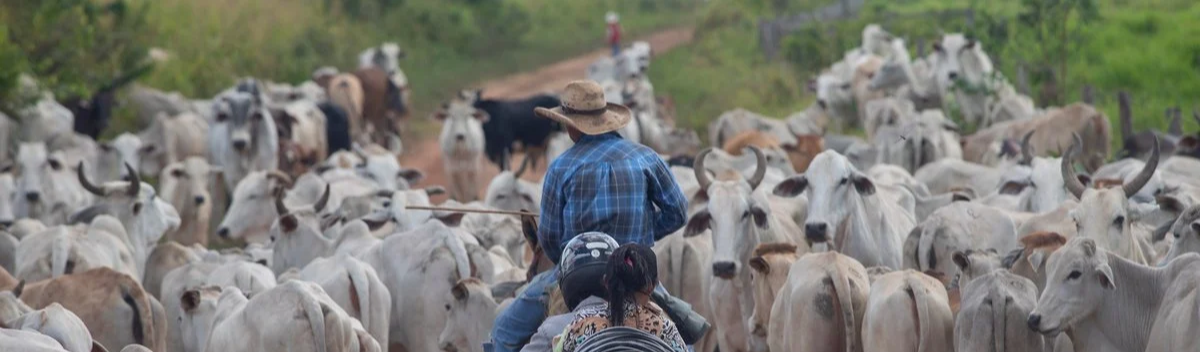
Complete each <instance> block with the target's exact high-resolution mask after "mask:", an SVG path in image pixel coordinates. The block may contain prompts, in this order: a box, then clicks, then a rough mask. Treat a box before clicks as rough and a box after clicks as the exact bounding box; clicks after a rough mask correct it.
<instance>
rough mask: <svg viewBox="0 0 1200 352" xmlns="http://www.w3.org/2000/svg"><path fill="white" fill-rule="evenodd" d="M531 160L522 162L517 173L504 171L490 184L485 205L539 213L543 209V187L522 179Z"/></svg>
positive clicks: (485, 197)
mask: <svg viewBox="0 0 1200 352" xmlns="http://www.w3.org/2000/svg"><path fill="white" fill-rule="evenodd" d="M530 159H531V158H526V159H525V160H524V161H522V162H521V167H520V168H518V169H517V171H503V172H500V174H498V175H496V177H493V178H492V182H491V183H489V184H488V187H487V191H486V192H485V196H484V198H483V199H484V204H487V206H489V207H493V208H496V209H501V210H510V211H519V210H522V209H524V210H527V211H533V212H538V211H539V210H540V209H542V206H541V204H542V203H541V202H542V191H541V187H539V186H538V185H537V184H534V183H533V182H529V181H525V180H523V179H521V175H522V174H524V173H525V171H526V170H527V169H528V168H529V162H530Z"/></svg>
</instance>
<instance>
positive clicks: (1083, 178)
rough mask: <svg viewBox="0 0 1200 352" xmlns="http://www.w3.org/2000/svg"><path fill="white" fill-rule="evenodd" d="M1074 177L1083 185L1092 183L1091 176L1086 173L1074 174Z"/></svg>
mask: <svg viewBox="0 0 1200 352" xmlns="http://www.w3.org/2000/svg"><path fill="white" fill-rule="evenodd" d="M1075 178H1078V179H1079V182H1080V183H1083V184H1085V185H1090V184H1092V176H1088V175H1087V174H1083V173H1080V174H1076V175H1075Z"/></svg>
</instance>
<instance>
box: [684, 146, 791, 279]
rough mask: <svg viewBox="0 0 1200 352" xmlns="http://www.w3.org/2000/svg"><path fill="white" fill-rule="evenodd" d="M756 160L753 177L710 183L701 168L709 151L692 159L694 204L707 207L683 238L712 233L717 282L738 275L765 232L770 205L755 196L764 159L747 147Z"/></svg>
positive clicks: (690, 223)
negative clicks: (695, 185)
mask: <svg viewBox="0 0 1200 352" xmlns="http://www.w3.org/2000/svg"><path fill="white" fill-rule="evenodd" d="M747 148H749V149H750V151H751V152H753V153H754V155H755V157H756V159H757V165H756V167H755V171H754V175H752V176H751V177H750V178H749V179H745V180H743V179H742V178H741V177H739V176H730V177H722V178H720V179H718V180H715V181H714V180H712V179H711V178H709V176H708V169H707V168H705V166H704V163H705V157H707V156H708V154H709V153H711V152H712V148H709V149H705V150H704V151H701V152H700V155H697V156H696V164H695V165H694V166H693V170H694V172H695V174H696V181H697V182H699V184H700V191H699V194H698V195H696V197H695V201H697V202H705V203H707V207H706V208H705V209H703V210H700V211H699V212H696V213H695V214H692V218H691V219H690V220H688V223H687V227H686V228H685V230H684V233H683V235H684V236H688V237H690V236H695V235H699V234H701V233H703V232H704V231H705V230H712V240H713V248H715V252H714V253H713V258H712V270H713V275H714V276H716V277H718V278H721V279H726V280H729V279H733V278H735V277H738V276H739V273H741V272H742V270H741V267H742V265H744V264H743V263H746V262H747V261H748V260H749V259H750V257H751V255H752V254H753V251H754V248H755V247H757V246H758V244H759V242H760V240H759V238H758V236H759V233H760V232H761V231H763V230H767V229H768V228H769V225H768V221H767V220H768V219H767V217H768V216H770V214H771V209H770V204H769V202H768V200H767V198H766V195H765V194H764V193H763V192H756V190H757V189H758V186H759V184H761V183H762V181H763V177H765V176H766V173H767V161H766V156H764V155H763V153H762V151H760V150H759V149H758V147H754V146H750V147H747Z"/></svg>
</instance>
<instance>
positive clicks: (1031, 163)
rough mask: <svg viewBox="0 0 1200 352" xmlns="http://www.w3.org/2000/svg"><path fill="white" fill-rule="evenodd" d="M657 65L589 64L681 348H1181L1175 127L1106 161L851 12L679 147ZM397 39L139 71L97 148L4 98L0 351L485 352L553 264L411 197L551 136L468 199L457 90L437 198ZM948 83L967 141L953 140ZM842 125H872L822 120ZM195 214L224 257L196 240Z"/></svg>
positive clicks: (1071, 135) (481, 144)
mask: <svg viewBox="0 0 1200 352" xmlns="http://www.w3.org/2000/svg"><path fill="white" fill-rule="evenodd" d="M651 55H652V49H651V48H650V46H649V44H647V43H645V42H636V43H634V44H633V45H632V46H631V47H630V48H628V49H627V50H625V51H624V52H623V53H622V54H621V55H619V56H617V57H615V58H607V57H606V58H603V59H601V60H599V61H597V62H596V63H594V64H593V65H591V66H590V67H589V68H588V72H587V73H586V74H587V76H588V77H589V78H591V79H593V80H596V81H598V82H600V83H601V84H602V85H603V86H604V87H605V89H606V97H607V98H608V100H610V101H611V102H616V103H622V104H626V105H628V106H630V107H631V108H632V110H633V111H634V113H635V117H636V118H635V119H634V123H631V124H630V125H629V127H627V128H625V129H623V130H621V131H620V133H621V134H622V135H623V136H624V137H625V138H627V139H629V140H631V141H634V142H637V143H641V144H644V145H646V146H648V147H650V148H652V149H653V150H655V151H657V152H659V153H660V154H661V155H662V156H663V158H664V160H665V161H667V162H668V164H670V166H671V171H672V172H673V173H674V174H675V177H676V180H677V182H678V183H679V186H680V188H681V189H682V190H683V191H684V193H685V195H686V196H687V197H688V199H689V202H690V206H689V214H688V218H689V220H688V222H687V225H686V226H684V227H683V228H681V229H679V230H678V232H677V233H676V234H672V235H671V236H668V237H667V238H665V239H663V240H662V241H660V242H659V243H658V244H657V245H656V247H655V252H656V253H657V254H658V256H659V264H660V268H659V270H660V276H661V279H662V283H663V284H664V286H666V288H667V289H668V290H669V291H671V292H672V294H674V295H675V296H678V297H681V298H683V299H684V300H685V301H687V302H688V303H690V304H691V305H692V306H693V308H694V309H696V311H697V312H699V313H700V314H701V315H703V316H704V317H705V318H707V319H708V320H709V322H710V323H712V329H711V330H710V332H709V333H708V335H707V336H705V337H704V338H703V339H702V340H701V341H699V342H698V343H697V344H696V346H695V348H696V350H697V351H703V352H712V351H715V350H718V349H719V350H720V351H746V352H749V351H767V350H774V351H850V352H857V351H954V350H957V351H1072V350H1076V349H1077V350H1079V351H1181V350H1190V349H1192V348H1195V346H1196V344H1197V342H1200V341H1197V340H1198V339H1200V337H1198V336H1200V324H1198V323H1197V320H1196V317H1197V312H1198V310H1200V295H1198V294H1197V287H1200V255H1197V254H1192V253H1193V252H1200V237H1197V236H1200V203H1197V202H1198V201H1200V178H1198V177H1197V176H1196V175H1200V160H1198V159H1196V154H1197V136H1195V135H1189V136H1173V137H1172V138H1171V139H1170V140H1169V141H1163V142H1164V143H1170V145H1169V147H1170V148H1166V149H1162V148H1160V147H1159V145H1158V143H1157V142H1152V143H1151V144H1152V145H1153V148H1152V149H1150V150H1148V151H1147V152H1142V153H1130V154H1129V156H1131V157H1132V158H1128V159H1120V160H1115V161H1111V162H1110V161H1109V158H1110V154H1111V153H1110V150H1109V145H1110V141H1111V140H1112V138H1113V136H1112V133H1111V128H1110V125H1109V120H1108V118H1107V117H1106V116H1105V115H1104V114H1103V113H1102V112H1100V111H1098V110H1097V109H1095V108H1094V107H1091V106H1089V105H1086V104H1083V103H1075V104H1071V105H1067V106H1064V107H1035V106H1034V105H1033V103H1032V100H1031V99H1029V98H1028V97H1025V96H1023V95H1021V94H1019V93H1017V92H1015V90H1014V89H1013V87H1012V86H1011V85H1010V84H1008V83H1007V82H1006V81H1005V80H1004V78H1003V76H1002V75H1000V74H999V72H998V71H996V70H995V68H994V67H993V65H992V63H991V60H990V59H989V57H988V55H987V54H986V52H985V50H984V48H983V43H980V42H977V41H975V40H972V39H970V38H967V37H965V36H963V35H961V34H949V35H945V36H943V37H942V38H941V39H940V40H938V41H936V42H935V43H934V45H933V52H932V54H930V55H929V56H927V57H922V58H912V57H911V56H910V54H909V52H908V47H907V46H906V45H905V42H904V40H903V39H901V38H898V37H895V36H893V35H892V34H889V33H887V32H886V31H884V30H883V29H882V28H881V27H879V26H877V25H871V26H868V27H867V28H865V29H864V31H863V43H862V46H861V47H860V48H856V49H854V50H851V51H850V52H847V53H846V55H845V56H844V59H843V60H841V61H839V62H837V63H835V64H833V65H832V66H831V67H830V68H829V69H828V70H825V71H823V72H821V73H820V74H819V76H818V77H815V78H814V80H813V86H812V88H813V89H814V90H815V93H816V96H817V100H816V102H815V103H814V104H813V105H812V106H811V107H810V108H808V109H806V110H804V111H801V112H798V113H796V114H793V115H791V116H789V117H787V118H786V119H783V120H776V119H772V118H768V117H765V116H762V115H759V114H755V113H753V112H749V111H746V110H743V109H737V110H733V111H730V112H727V113H725V114H722V115H721V116H720V117H718V118H716V119H715V120H714V121H713V122H712V124H710V125H709V131H708V134H709V136H710V141H709V143H710V144H711V145H712V146H713V147H714V148H709V149H705V150H703V151H700V150H699V147H700V139H699V137H698V135H697V134H696V133H695V132H692V131H688V130H686V129H682V128H676V127H675V126H674V118H673V113H674V112H673V109H672V108H671V106H670V105H671V104H670V101H669V100H664V99H660V98H657V97H656V96H655V95H654V92H653V85H652V84H651V83H650V81H649V78H648V76H646V72H647V70H648V69H649V68H650V67H649V65H650V60H651ZM402 56H403V51H402V50H400V48H399V46H397V45H395V44H392V43H385V44H383V45H381V46H379V47H376V48H370V49H368V50H367V51H364V52H363V53H362V54H361V55H360V57H359V58H358V61H359V62H358V64H359V67H356V68H355V70H356V71H354V72H353V73H339V72H338V70H337V69H335V68H329V67H327V68H321V69H318V70H316V72H315V73H314V74H313V80H312V81H307V82H303V83H300V84H297V85H290V84H279V83H272V82H263V81H259V80H256V79H243V80H241V81H239V82H238V84H237V85H236V86H234V87H231V88H229V89H228V90H226V91H224V92H221V93H220V94H218V95H217V96H215V97H212V98H211V99H204V100H192V99H188V98H185V97H182V96H181V95H179V94H177V93H164V92H160V91H157V90H154V89H151V88H147V87H140V86H137V87H134V88H133V89H132V90H131V91H130V92H129V94H128V99H127V100H128V103H129V104H132V105H133V106H134V107H135V110H136V111H137V113H138V116H139V125H140V126H142V127H143V128H144V129H143V130H141V131H139V132H135V133H123V134H120V135H119V136H117V137H116V138H114V139H112V140H111V141H107V142H97V141H94V140H92V139H90V138H88V137H85V136H81V135H78V134H76V133H74V132H73V131H72V130H71V126H72V123H71V121H72V119H73V117H72V116H71V114H70V111H69V110H66V109H62V106H61V105H59V104H58V103H57V102H55V101H54V99H53V97H52V96H51V95H50V94H49V93H40V95H37V96H39V97H40V99H39V100H38V101H37V102H36V104H34V105H32V106H31V107H29V108H26V109H23V110H21V111H20V112H19V116H18V117H19V120H20V123H18V122H17V121H16V120H14V119H10V118H8V117H7V116H0V117H2V119H0V152H3V153H0V268H2V269H3V270H0V290H3V291H2V292H0V350H6V351H7V350H20V351H64V350H65V351H72V352H77V351H98V350H108V351H118V350H119V351H142V350H150V351H156V352H159V351H189V352H204V351H382V350H392V351H397V350H400V351H456V352H464V351H482V350H483V348H482V344H483V342H484V341H486V340H487V339H488V334H489V333H490V331H491V329H492V328H493V326H492V324H493V321H494V320H495V317H496V315H497V314H498V313H499V312H500V311H501V310H502V309H504V307H505V306H506V304H505V302H506V301H507V300H510V299H512V297H513V296H514V289H515V288H516V287H520V286H521V285H523V284H524V283H525V281H526V280H527V279H528V278H529V277H530V275H532V274H533V273H537V272H539V271H541V270H546V269H547V262H546V261H545V260H544V258H539V257H535V255H534V254H531V253H541V252H540V251H538V250H536V245H537V244H536V243H535V242H536V241H531V240H532V239H534V238H535V237H534V236H532V231H531V230H530V228H531V224H530V222H529V221H524V222H523V221H522V220H521V219H519V218H517V217H514V216H511V215H502V214H493V213H475V212H470V213H461V212H454V211H439V210H427V209H413V208H412V207H422V206H430V205H432V204H431V201H430V199H431V197H433V196H437V195H443V194H448V195H449V196H450V197H451V198H452V200H448V201H446V203H444V204H441V205H444V206H447V207H450V208H471V209H476V210H483V211H488V210H506V211H521V210H524V211H532V212H537V211H538V210H539V208H540V205H541V204H540V202H541V185H540V182H537V181H529V179H530V177H528V174H527V173H528V172H529V171H530V170H531V168H536V167H537V164H538V163H539V161H540V160H538V159H539V158H538V156H539V155H545V159H546V160H545V161H546V162H548V161H550V160H553V159H554V158H555V157H556V156H558V155H560V154H561V153H562V152H563V151H564V150H565V149H566V148H569V147H570V145H571V143H572V142H571V140H570V139H569V138H567V136H566V134H565V133H562V132H552V133H550V135H548V136H545V139H546V141H545V142H546V143H544V144H541V145H545V146H546V147H545V149H546V150H545V151H544V153H542V151H540V150H536V149H537V148H534V146H533V145H524V148H525V152H526V155H527V156H529V157H527V158H525V159H526V160H525V161H524V162H523V163H522V164H521V166H520V167H519V168H518V169H516V170H505V171H502V172H501V173H500V174H499V175H497V176H495V177H494V178H493V179H491V180H490V182H489V183H487V184H486V185H487V186H486V189H484V190H482V191H483V192H482V194H483V198H482V199H483V200H482V201H477V200H476V199H477V197H478V196H479V195H480V191H481V190H479V189H478V187H479V186H478V185H479V184H481V183H480V182H479V175H481V166H480V163H481V158H482V157H483V156H484V154H485V146H488V145H489V143H487V141H485V138H490V137H486V136H488V135H493V134H490V133H491V132H492V131H489V130H488V129H489V128H494V127H489V125H488V123H489V121H491V122H495V121H511V122H512V123H522V122H520V121H521V120H520V119H519V118H513V117H509V118H500V119H497V117H496V116H489V112H487V111H484V110H483V109H481V108H477V106H479V105H478V104H479V102H480V100H481V99H482V98H481V96H480V93H479V92H478V91H463V93H462V94H459V95H458V96H457V97H455V98H454V99H451V100H450V101H448V102H446V103H444V104H442V107H441V108H440V109H439V110H437V111H436V112H434V113H433V114H432V115H431V117H432V119H433V120H436V121H440V122H441V125H442V131H441V134H440V136H439V139H438V143H437V145H438V147H439V148H440V152H441V155H442V158H443V160H444V164H443V167H444V171H445V174H446V176H447V177H446V178H447V179H446V182H447V184H446V185H445V188H443V187H442V186H430V187H426V188H424V189H412V188H411V185H413V184H416V183H417V182H419V181H420V180H421V179H422V178H423V175H424V174H425V172H427V171H430V170H415V169H411V168H405V167H403V166H401V165H400V163H399V162H398V155H399V153H401V152H403V148H402V146H401V143H400V141H399V138H398V136H399V132H398V131H399V127H400V126H403V125H404V123H403V122H404V121H405V120H407V113H408V111H409V106H410V105H409V104H408V101H407V97H408V89H409V87H408V81H407V79H406V78H405V76H404V74H403V72H402V71H400V68H399V65H400V61H399V60H400V59H401V58H402ZM22 89H25V90H27V91H31V92H35V93H36V92H40V91H39V90H38V89H39V88H38V87H37V85H36V82H34V81H33V80H32V79H28V78H26V79H23V80H22ZM950 100H953V101H955V102H957V104H956V106H958V107H960V109H961V111H957V112H958V113H959V115H961V116H963V120H964V121H965V122H966V123H967V124H969V125H971V126H973V127H974V128H976V129H977V130H978V131H977V132H975V133H974V134H971V135H960V133H961V131H962V130H963V129H961V128H960V127H959V126H958V125H957V124H956V123H955V122H954V121H952V120H950V119H949V118H947V114H946V113H943V111H942V110H941V109H942V106H943V102H945V101H950ZM492 111H496V110H492ZM1197 119H1198V121H1200V116H1197ZM851 127H857V128H862V129H863V130H865V132H866V139H865V140H864V139H860V138H858V137H850V136H844V135H837V134H835V132H841V131H842V129H845V128H851ZM518 129H519V128H518ZM827 129H828V130H830V131H828V132H827ZM485 132H487V133H485ZM517 133H518V134H520V133H522V132H521V131H518V132H517ZM1175 133H1178V132H1175ZM1149 135H1150V136H1151V137H1153V136H1155V135H1157V134H1149ZM510 137H512V136H510ZM1126 137H1127V136H1126ZM520 138H528V136H517V139H520ZM1153 140H1155V141H1156V140H1157V139H1153ZM522 141H524V140H522ZM492 142H495V141H492ZM491 144H494V143H491ZM522 144H526V143H525V142H523V143H522ZM505 147H506V148H507V147H508V146H505ZM1160 149H1161V150H1173V151H1174V153H1173V154H1167V153H1169V152H1165V153H1164V152H1160ZM409 152H415V153H428V152H430V151H425V150H409ZM1052 155H1053V156H1052ZM1076 163H1078V164H1079V166H1082V169H1080V168H1078V167H1077V165H1076ZM504 164H506V162H505V163H504ZM1080 170H1083V171H1080ZM1084 171H1086V172H1084ZM523 176H524V177H523ZM148 179H156V180H157V184H156V185H152V184H151V183H149V182H145V181H143V180H148ZM460 202H461V203H460ZM527 220H528V219H527ZM210 234H215V235H216V236H217V238H219V239H220V240H219V242H221V243H223V244H226V246H228V244H233V243H238V244H244V248H229V249H221V250H216V249H210V248H208V244H209V237H210ZM561 309H562V308H561V307H551V311H562V310H561ZM1189 346H1191V347H1189Z"/></svg>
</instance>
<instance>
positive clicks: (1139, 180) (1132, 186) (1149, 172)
mask: <svg viewBox="0 0 1200 352" xmlns="http://www.w3.org/2000/svg"><path fill="white" fill-rule="evenodd" d="M1157 168H1158V136H1155V137H1154V149H1153V150H1151V151H1150V159H1149V160H1146V165H1145V166H1143V167H1142V171H1141V172H1139V173H1138V175H1137V177H1134V178H1133V180H1132V181H1129V183H1126V184H1125V185H1124V186H1121V188H1122V189H1123V190H1124V191H1125V197H1126V198H1129V197H1133V195H1134V194H1135V193H1137V192H1138V191H1140V190H1142V187H1144V186H1146V183H1147V182H1150V177H1151V176H1154V170H1155V169H1157Z"/></svg>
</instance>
